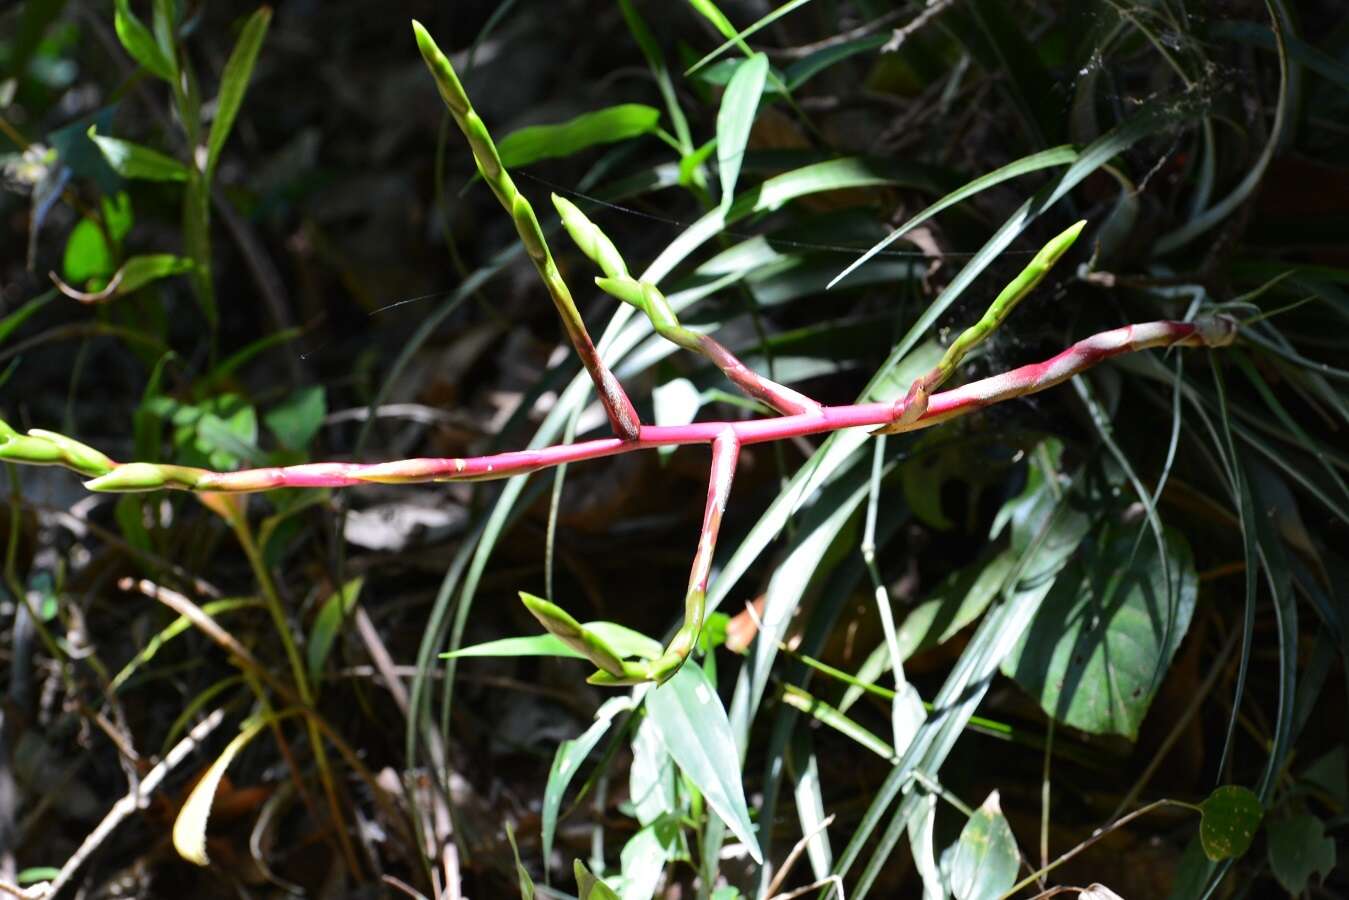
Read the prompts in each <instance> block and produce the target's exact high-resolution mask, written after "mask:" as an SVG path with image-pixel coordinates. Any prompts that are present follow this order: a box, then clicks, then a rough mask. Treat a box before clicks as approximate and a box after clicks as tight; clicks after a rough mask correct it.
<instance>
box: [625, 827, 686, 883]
mask: <svg viewBox="0 0 1349 900" xmlns="http://www.w3.org/2000/svg"><path fill="white" fill-rule="evenodd" d="M678 850H679V826H678V825H677V824H676V823H675V822H674V821H673V820H669V819H666V820H661V821H659V822H656V823H654V824H652V825H648V826H646V827H645V828H643V829H641V830H640V831H638V832H637V833H636V834H634V835H633V836H632V837H631V838H630V839H629V840H628V842H627V843H626V844H624V845H623V850H622V852H621V853H620V854H619V864H620V871H621V872H622V879H621V882H622V883H621V885H620V887H619V895H620V896H621V897H622V900H651V898H652V896H653V895H654V894H655V892H656V885H657V884H659V883H660V876H661V872H663V871H664V870H665V865H666V863H668V862H669V861H670V860H671V859H672V858H674V857H675V855H676V854H677V852H678Z"/></svg>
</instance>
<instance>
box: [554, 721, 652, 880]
mask: <svg viewBox="0 0 1349 900" xmlns="http://www.w3.org/2000/svg"><path fill="white" fill-rule="evenodd" d="M630 709H632V698H631V697H630V696H625V697H612V698H610V699H608V700H606V701H604V703H603V704H602V705H601V706H600V708H599V709H598V710H596V711H595V721H594V722H592V723H591V725H590V727H589V728H587V729H586V730H585V731H584V732H583V733H582V734H581V736H580V737H578V738H574V739H572V740H569V741H563V742H562V743H560V744H558V745H557V752H556V753H555V754H553V765H552V768H550V769H549V770H548V783H547V785H546V786H545V787H544V789H543V811H542V814H541V819H542V826H541V830H542V843H543V859H544V865H545V866H546V865H547V863H548V860H549V859H551V858H552V855H553V835H554V834H556V832H557V814H558V811H559V810H560V809H561V808H562V797H563V796H564V795H565V794H566V793H567V786H568V785H569V784H571V780H572V778H573V777H575V775H576V773H577V772H578V771H580V769H581V764H582V763H584V762H585V761H586V757H587V756H589V755H590V751H591V750H594V749H595V745H596V744H598V743H599V742H600V738H602V737H604V735H605V733H606V732H607V731H608V730H609V726H610V725H612V724H613V722H614V717H615V716H617V715H618V714H619V713H623V712H627V711H628V710H630Z"/></svg>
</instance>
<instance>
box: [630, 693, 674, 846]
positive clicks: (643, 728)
mask: <svg viewBox="0 0 1349 900" xmlns="http://www.w3.org/2000/svg"><path fill="white" fill-rule="evenodd" d="M628 798H629V799H630V800H631V801H632V808H633V813H634V815H636V817H637V821H638V822H640V823H641V824H642V825H643V826H647V825H650V824H651V823H652V822H655V821H656V820H658V819H660V818H661V817H662V816H678V815H679V814H680V812H681V810H680V809H679V807H678V805H677V804H678V800H677V798H676V794H675V769H674V760H673V759H671V758H670V754H669V752H668V751H667V750H666V749H665V745H664V744H663V743H661V739H660V734H659V732H658V731H657V729H656V725H655V723H654V722H652V721H651V717H650V716H644V717H643V718H642V723H641V724H640V725H638V726H637V733H636V734H635V735H634V736H633V738H632V765H631V766H630V767H629V768H628Z"/></svg>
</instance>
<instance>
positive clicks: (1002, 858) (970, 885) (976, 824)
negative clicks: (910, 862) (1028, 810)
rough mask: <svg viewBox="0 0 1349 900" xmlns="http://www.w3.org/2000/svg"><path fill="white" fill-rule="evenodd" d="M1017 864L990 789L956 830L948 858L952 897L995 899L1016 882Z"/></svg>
mask: <svg viewBox="0 0 1349 900" xmlns="http://www.w3.org/2000/svg"><path fill="white" fill-rule="evenodd" d="M1020 863H1021V857H1020V855H1019V854H1018V853H1017V849H1016V838H1015V837H1013V836H1012V828H1011V826H1010V825H1008V824H1007V819H1006V818H1005V817H1004V816H1003V814H1002V807H1001V806H1000V805H999V803H998V792H997V791H994V792H993V793H991V794H989V795H988V799H986V800H985V801H984V803H983V805H982V806H980V807H979V809H977V810H976V811H975V813H974V815H972V816H970V818H969V820H968V821H967V822H966V823H965V827H964V828H962V829H961V831H960V839H959V840H958V841H957V842H956V845H955V852H954V853H953V854H952V858H951V893H953V894H954V895H955V897H956V900H997V898H998V897H1001V896H1002V895H1003V892H1005V891H1006V890H1007V889H1008V888H1010V887H1011V886H1012V884H1013V882H1015V881H1016V870H1017V866H1018V865H1020Z"/></svg>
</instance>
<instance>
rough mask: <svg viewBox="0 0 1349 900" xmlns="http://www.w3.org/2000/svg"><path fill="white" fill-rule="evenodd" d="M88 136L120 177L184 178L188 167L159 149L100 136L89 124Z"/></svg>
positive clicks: (158, 179) (147, 178)
mask: <svg viewBox="0 0 1349 900" xmlns="http://www.w3.org/2000/svg"><path fill="white" fill-rule="evenodd" d="M87 133H88V135H89V139H90V140H92V141H93V142H94V143H95V144H97V145H98V149H99V150H101V151H102V152H103V158H104V159H106V160H107V161H108V165H110V166H112V168H113V171H115V172H116V173H117V174H118V175H121V176H122V177H123V178H140V179H144V180H146V181H186V180H187V175H188V171H187V166H185V165H183V164H182V163H180V162H179V161H178V160H176V159H173V158H172V157H168V156H165V155H164V154H162V153H160V152H159V151H158V150H151V149H150V148H149V147H142V146H141V145H140V144H133V143H131V142H130V141H123V140H120V139H118V138H110V137H103V136H102V135H100V134H98V133H97V132H96V131H95V126H93V125H90V126H89V131H88V132H87Z"/></svg>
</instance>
